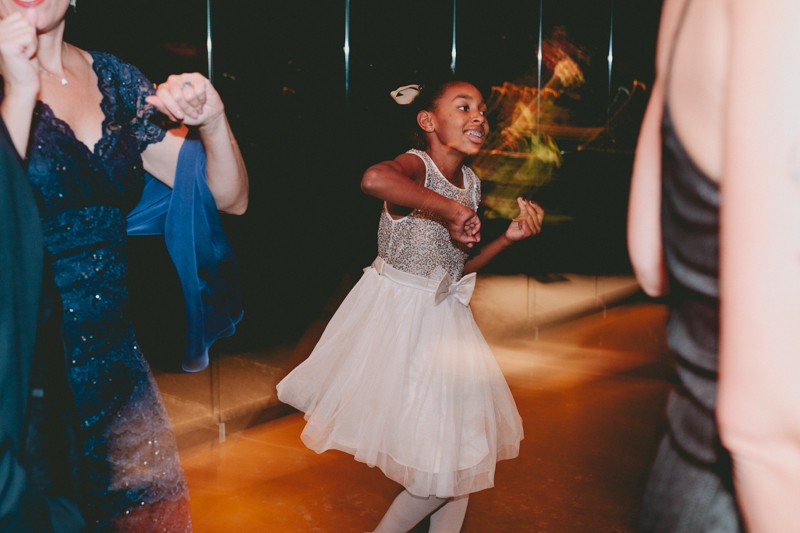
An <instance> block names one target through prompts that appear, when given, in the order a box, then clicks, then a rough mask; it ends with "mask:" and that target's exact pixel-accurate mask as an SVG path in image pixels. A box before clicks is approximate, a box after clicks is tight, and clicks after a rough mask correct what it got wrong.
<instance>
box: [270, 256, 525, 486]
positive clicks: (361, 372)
mask: <svg viewBox="0 0 800 533" xmlns="http://www.w3.org/2000/svg"><path fill="white" fill-rule="evenodd" d="M373 265H374V266H372V267H369V268H367V269H365V271H364V275H363V276H362V278H361V279H360V280H359V282H358V283H357V284H356V286H355V287H354V288H353V290H352V291H351V292H350V294H349V295H348V296H347V298H346V299H345V300H344V302H343V303H342V305H341V306H340V307H339V309H338V310H337V312H336V314H335V315H334V316H333V318H332V319H331V321H330V323H329V324H328V327H327V329H326V330H325V332H324V333H323V335H322V337H321V339H320V341H319V343H318V344H317V346H316V348H315V349H314V351H313V352H312V353H311V355H310V356H309V358H308V359H307V360H306V361H304V362H303V363H302V364H300V365H299V366H298V367H297V368H295V369H294V370H293V371H292V372H291V373H290V374H289V375H288V376H287V377H286V378H285V379H284V380H282V381H281V382H280V383H279V384H278V396H279V398H280V399H281V401H283V402H285V403H287V404H290V405H292V406H294V407H295V408H297V409H299V410H301V411H303V412H305V418H306V420H307V424H306V427H305V429H304V430H303V433H302V439H303V442H304V443H305V444H306V445H307V446H308V447H309V448H311V449H312V450H314V451H316V452H317V453H322V452H323V451H325V450H329V449H336V450H341V451H344V452H347V453H350V454H352V455H353V456H354V457H355V459H356V460H358V461H361V462H364V463H366V464H368V465H369V466H377V467H378V468H380V469H381V470H382V471H383V472H384V474H386V476H388V477H389V478H391V479H393V480H395V481H397V482H398V483H401V484H402V485H403V486H404V487H405V488H406V489H407V490H408V491H409V492H410V493H412V494H414V495H416V496H422V497H427V496H430V495H434V496H437V497H440V498H445V497H451V496H459V495H463V494H468V493H471V492H475V491H479V490H482V489H485V488H488V487H491V486H493V485H494V471H495V464H496V462H497V461H499V460H502V459H510V458H513V457H516V456H517V455H518V454H519V444H520V440H522V437H523V432H522V422H521V419H520V416H519V413H518V412H517V408H516V405H515V404H514V399H513V398H512V396H511V391H510V390H509V388H508V385H507V384H506V382H505V379H504V378H503V375H502V373H501V371H500V368H499V366H498V365H497V362H496V361H495V359H494V356H493V355H492V353H491V351H490V349H489V346H488V345H487V344H486V341H485V339H484V338H483V335H482V334H481V332H480V330H479V329H478V326H477V324H476V323H475V320H474V319H473V317H472V311H471V310H470V308H469V307H468V306H467V305H465V304H464V303H462V302H461V301H460V300H459V299H458V298H457V297H455V296H454V295H453V296H450V297H445V298H444V299H442V300H441V301H440V302H439V303H438V304H436V302H435V298H434V294H435V292H436V287H435V285H436V284H432V283H431V281H430V280H428V279H426V278H420V277H417V276H412V275H409V274H406V273H404V272H399V271H397V270H394V269H392V268H391V267H388V266H387V265H385V264H384V263H382V261H381V260H380V259H378V260H376V263H374V264H373ZM376 266H378V268H376ZM379 271H380V272H379ZM381 272H382V273H381ZM454 287H455V286H454ZM462 299H463V298H462Z"/></svg>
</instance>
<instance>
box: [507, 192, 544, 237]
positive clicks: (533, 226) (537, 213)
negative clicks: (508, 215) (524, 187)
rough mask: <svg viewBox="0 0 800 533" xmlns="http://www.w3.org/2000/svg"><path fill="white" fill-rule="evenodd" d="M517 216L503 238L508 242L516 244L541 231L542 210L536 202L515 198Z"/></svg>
mask: <svg viewBox="0 0 800 533" xmlns="http://www.w3.org/2000/svg"><path fill="white" fill-rule="evenodd" d="M517 204H518V205H519V216H518V217H516V218H514V219H513V220H512V221H511V224H510V225H509V226H508V229H507V230H506V233H505V236H506V238H507V239H508V240H509V241H512V242H516V241H521V240H522V239H527V238H528V237H530V236H532V235H536V234H537V233H539V232H540V231H542V221H543V220H544V209H542V208H541V206H539V204H537V203H536V202H532V201H530V200H525V199H523V198H517Z"/></svg>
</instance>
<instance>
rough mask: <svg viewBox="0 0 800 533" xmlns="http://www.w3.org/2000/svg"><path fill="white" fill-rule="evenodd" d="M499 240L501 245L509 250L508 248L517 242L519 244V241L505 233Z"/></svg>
mask: <svg viewBox="0 0 800 533" xmlns="http://www.w3.org/2000/svg"><path fill="white" fill-rule="evenodd" d="M499 240H500V244H502V245H503V247H504V248H507V247H509V246H511V245H512V244H514V243H515V242H517V241H515V240H513V239H511V238H509V236H508V235H507V234H506V233H503V234H502V235H500V237H499Z"/></svg>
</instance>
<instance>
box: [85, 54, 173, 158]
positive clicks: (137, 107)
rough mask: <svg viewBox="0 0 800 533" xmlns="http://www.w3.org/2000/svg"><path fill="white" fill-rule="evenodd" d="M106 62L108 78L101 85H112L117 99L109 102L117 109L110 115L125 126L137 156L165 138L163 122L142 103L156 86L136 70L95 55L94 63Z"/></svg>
mask: <svg viewBox="0 0 800 533" xmlns="http://www.w3.org/2000/svg"><path fill="white" fill-rule="evenodd" d="M97 60H100V61H103V62H106V63H107V64H106V65H105V66H106V67H107V69H103V71H104V72H106V73H107V74H106V75H105V76H104V79H103V80H102V81H101V83H105V84H113V85H115V86H116V87H115V88H116V91H110V92H111V93H112V94H113V93H116V95H117V98H115V99H114V100H115V101H114V102H112V104H111V105H112V106H113V107H115V108H116V109H111V110H109V111H111V112H113V113H114V114H115V115H116V116H118V117H120V118H121V119H122V120H121V121H120V122H125V123H127V124H128V126H129V127H130V128H131V132H132V133H133V135H134V136H135V137H136V140H137V142H138V147H139V152H142V151H144V149H145V148H147V145H149V144H151V143H155V142H159V141H161V140H162V139H163V138H164V135H165V134H166V129H167V128H166V122H165V121H164V120H163V117H161V116H160V115H158V114H157V113H156V109H155V108H154V107H153V106H151V105H150V104H148V103H147V102H146V101H145V98H147V97H148V96H150V95H152V94H155V85H153V83H152V82H151V81H150V80H149V79H147V77H146V76H145V75H144V74H143V73H142V72H141V71H140V70H139V69H138V68H136V67H134V66H133V65H130V64H128V63H125V62H123V61H121V60H120V59H118V58H116V57H115V56H113V55H110V54H97V55H96V56H95V61H97Z"/></svg>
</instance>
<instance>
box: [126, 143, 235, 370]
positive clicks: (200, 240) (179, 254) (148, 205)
mask: <svg viewBox="0 0 800 533" xmlns="http://www.w3.org/2000/svg"><path fill="white" fill-rule="evenodd" d="M205 160H206V158H205V151H204V150H203V145H202V143H201V142H200V141H199V140H198V139H196V138H187V139H186V140H185V141H184V143H183V147H182V148H181V152H180V156H179V157H178V169H177V172H176V175H175V183H174V184H173V189H170V188H169V187H167V186H166V185H164V184H163V183H161V182H160V181H158V180H157V179H155V178H154V177H153V176H151V175H149V174H145V185H144V191H143V192H142V197H141V200H140V201H139V203H138V204H137V205H136V207H134V209H133V210H132V211H131V212H130V213H129V214H128V230H127V231H128V235H162V234H163V235H164V238H165V240H166V245H167V250H168V252H169V255H170V257H171V258H172V261H173V263H174V264H175V269H176V270H177V273H178V278H179V279H180V282H181V288H182V289H183V296H184V300H185V306H186V324H187V335H186V336H187V339H186V354H185V357H184V360H183V365H182V366H183V369H184V370H185V371H187V372H197V371H199V370H203V369H204V368H206V367H207V366H208V350H209V348H210V347H211V345H212V344H213V343H214V342H215V341H216V340H218V339H220V338H222V337H225V336H228V335H231V334H233V332H234V331H235V329H236V324H237V323H238V322H239V320H241V318H242V314H243V312H242V306H241V297H240V291H239V278H238V273H237V268H236V260H235V258H234V255H233V250H232V248H231V246H230V244H229V242H228V239H227V237H226V236H225V232H224V230H223V228H222V224H221V221H220V218H219V214H218V213H217V207H216V204H215V203H214V197H213V196H212V195H211V191H210V190H209V188H208V185H207V183H206V173H205Z"/></svg>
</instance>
